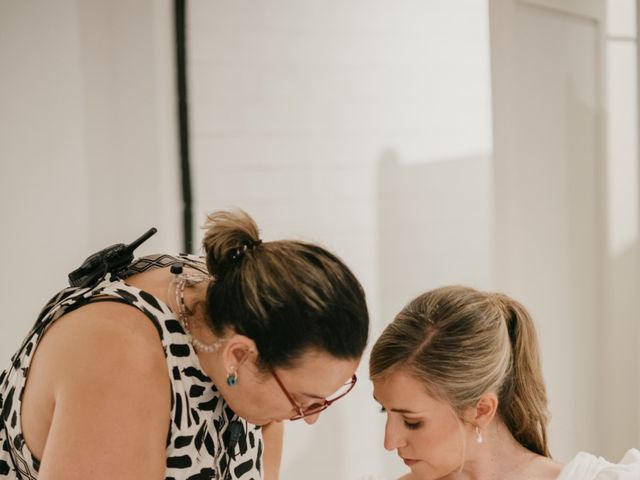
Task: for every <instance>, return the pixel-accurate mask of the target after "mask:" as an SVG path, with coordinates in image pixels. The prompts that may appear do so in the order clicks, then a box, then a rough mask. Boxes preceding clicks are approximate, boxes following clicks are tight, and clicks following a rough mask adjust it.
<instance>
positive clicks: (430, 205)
mask: <svg viewBox="0 0 640 480" xmlns="http://www.w3.org/2000/svg"><path fill="white" fill-rule="evenodd" d="M491 168H492V165H491V157H490V156H489V155H488V154H485V155H478V156H470V157H463V158H452V159H445V160H438V161H427V162H422V163H417V164H405V163H402V162H401V161H400V159H399V158H398V156H397V154H396V152H395V151H393V150H387V151H385V152H384V153H383V154H382V155H381V158H380V161H379V169H378V215H379V223H378V228H379V230H378V234H379V242H380V243H379V265H380V291H381V292H383V295H382V296H381V297H382V300H381V301H382V305H381V313H382V319H383V320H382V322H383V323H384V324H386V323H388V322H390V321H391V320H392V319H393V316H394V315H395V314H396V313H397V312H398V311H399V310H400V309H401V308H402V307H403V306H404V305H405V304H406V303H407V302H408V301H410V300H411V299H412V298H413V297H415V296H416V295H418V294H419V293H421V292H424V291H426V290H428V289H431V288H435V287H438V286H442V285H445V284H463V285H468V286H471V287H475V288H480V289H489V288H490V287H491V273H492V272H491V264H492V258H491V257H492V231H493V215H492V173H491Z"/></svg>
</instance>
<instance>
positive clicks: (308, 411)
mask: <svg viewBox="0 0 640 480" xmlns="http://www.w3.org/2000/svg"><path fill="white" fill-rule="evenodd" d="M269 370H270V371H271V375H273V378H275V379H276V382H278V385H279V386H280V390H282V393H284V394H285V396H286V397H287V399H288V400H289V402H290V403H291V406H292V407H293V408H294V409H295V411H296V412H298V413H297V414H296V415H294V416H293V417H291V418H290V419H289V420H300V419H301V418H304V417H308V416H310V415H315V414H316V413H320V412H321V411H323V410H326V409H327V408H329V406H330V405H331V404H332V403H334V402H336V401H337V400H340V399H341V398H342V397H344V396H345V395H346V394H347V393H349V392H350V391H351V390H352V389H353V387H354V386H355V384H356V381H357V380H358V378H357V377H356V375H355V373H354V374H353V377H351V380H349V381H348V382H347V383H345V384H344V385H342V386H341V387H340V388H339V389H338V391H337V392H335V393H334V394H333V395H331V396H330V397H329V398H325V399H324V400H321V401H318V402H315V403H312V404H311V405H309V406H307V407H305V408H302V407H301V406H300V405H298V404H297V403H296V401H295V400H294V399H293V397H292V396H291V394H290V393H289V391H288V390H287V387H285V386H284V384H283V383H282V380H280V378H279V377H278V375H276V372H275V370H274V369H273V368H271V367H270V368H269Z"/></svg>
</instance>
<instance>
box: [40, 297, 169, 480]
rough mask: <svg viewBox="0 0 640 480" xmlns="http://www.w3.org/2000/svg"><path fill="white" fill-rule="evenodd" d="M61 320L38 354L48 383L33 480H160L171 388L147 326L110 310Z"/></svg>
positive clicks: (129, 313)
mask: <svg viewBox="0 0 640 480" xmlns="http://www.w3.org/2000/svg"><path fill="white" fill-rule="evenodd" d="M68 316H69V318H62V319H60V320H59V321H60V322H61V323H62V322H64V324H61V325H60V328H57V329H56V330H57V331H51V332H50V333H47V335H46V336H45V338H44V339H43V342H44V340H47V344H46V345H43V349H45V350H46V351H43V352H37V353H38V354H40V353H42V354H45V355H47V368H48V369H49V370H50V371H51V375H53V376H54V377H55V378H54V381H53V382H52V385H53V386H54V387H53V397H54V409H53V417H52V421H51V427H50V429H49V433H48V435H47V439H46V444H45V447H44V453H43V457H42V462H41V467H40V475H39V478H40V480H61V479H65V480H80V479H86V478H91V479H93V480H107V479H113V478H117V479H121V480H133V479H140V478H144V479H150V480H152V479H162V478H164V473H165V470H166V453H165V442H166V438H167V431H168V428H169V415H170V405H171V403H170V385H169V379H168V375H167V372H166V363H165V359H164V354H163V352H162V346H161V343H160V339H159V337H158V335H157V333H155V332H154V331H153V325H152V324H151V322H150V321H149V320H148V319H147V318H146V317H145V316H144V315H143V314H142V313H141V312H139V311H137V310H135V309H133V308H131V307H127V306H123V305H118V304H113V303H108V304H105V303H103V304H96V305H89V306H87V307H83V308H81V309H79V310H78V311H76V312H73V313H70V314H68ZM54 327H57V326H56V325H55V324H54ZM52 329H53V327H52ZM49 335H51V338H47V336H49Z"/></svg>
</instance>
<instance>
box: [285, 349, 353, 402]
mask: <svg viewBox="0 0 640 480" xmlns="http://www.w3.org/2000/svg"><path fill="white" fill-rule="evenodd" d="M359 363H360V359H338V358H336V357H334V356H332V355H330V354H328V353H326V352H318V351H315V350H312V351H308V352H306V353H304V354H303V355H302V356H301V357H300V359H299V360H298V361H297V362H296V364H295V366H294V367H292V368H287V369H282V370H278V376H279V377H280V378H281V379H282V381H283V382H285V384H286V386H287V388H289V389H291V390H292V391H297V392H304V393H313V394H315V395H317V396H329V395H331V394H332V393H333V392H335V391H336V390H337V389H338V388H339V387H340V386H341V385H342V384H344V383H346V382H347V381H348V380H350V379H351V377H352V376H353V374H354V373H355V371H356V369H357V368H358V364H359Z"/></svg>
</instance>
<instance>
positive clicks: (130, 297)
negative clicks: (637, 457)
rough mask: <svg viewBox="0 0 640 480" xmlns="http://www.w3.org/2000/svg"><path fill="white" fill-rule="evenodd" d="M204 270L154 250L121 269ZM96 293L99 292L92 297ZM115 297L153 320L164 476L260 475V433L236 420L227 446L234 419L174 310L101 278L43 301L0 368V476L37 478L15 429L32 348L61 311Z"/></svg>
mask: <svg viewBox="0 0 640 480" xmlns="http://www.w3.org/2000/svg"><path fill="white" fill-rule="evenodd" d="M178 262H179V263H183V264H185V265H188V266H190V267H193V268H196V269H198V270H200V271H202V272H204V273H206V267H205V265H204V264H203V263H202V261H201V259H199V258H198V257H192V256H186V255H181V256H179V257H172V256H169V255H154V256H150V257H144V258H140V259H138V260H137V261H136V262H134V263H133V264H132V265H131V266H130V267H129V271H128V274H129V275H131V274H134V273H138V272H142V271H146V270H150V269H153V268H159V267H165V266H168V265H171V264H173V263H178ZM98 296H100V298H97V297H98ZM96 301H116V302H121V303H126V304H128V305H132V306H134V307H136V308H138V309H140V310H141V311H142V312H143V313H144V314H145V315H146V316H147V317H148V318H149V319H150V320H151V321H152V322H153V324H154V325H155V327H156V329H157V330H158V333H159V335H160V338H161V340H162V346H163V347H164V351H165V356H166V359H167V370H168V374H169V378H170V379H171V390H172V402H171V421H170V425H169V429H168V436H167V450H166V452H167V468H166V473H165V479H166V480H171V479H174V480H205V479H222V478H223V475H224V478H225V479H228V478H231V479H238V480H258V479H260V478H262V474H261V472H262V470H263V469H262V465H261V463H262V451H263V444H262V431H261V429H260V428H259V427H256V426H254V425H251V424H248V423H247V422H245V421H244V420H241V425H242V427H243V433H244V434H243V435H241V436H240V440H239V441H238V443H237V444H236V445H235V448H233V449H229V448H226V447H225V446H226V445H228V440H229V425H230V424H231V422H234V421H238V420H239V419H238V417H237V415H236V414H235V413H234V412H233V411H232V410H231V409H230V408H229V406H228V405H227V404H226V402H225V401H224V399H223V398H222V396H221V395H220V392H219V391H218V390H217V388H216V387H215V385H214V384H213V382H212V381H211V379H210V378H209V377H208V376H207V375H206V374H205V373H204V372H203V370H202V368H201V367H200V362H199V361H198V357H197V355H196V352H195V351H194V349H193V347H192V346H191V344H190V343H189V342H188V336H187V335H186V333H185V331H184V330H183V328H182V326H181V324H180V323H179V322H178V320H177V318H176V316H175V315H174V314H173V312H172V311H171V310H170V309H169V307H168V306H167V305H166V304H164V303H163V302H161V301H159V300H158V299H156V298H155V297H153V296H152V295H150V294H149V293H147V292H144V291H142V290H140V289H138V288H135V287H132V286H130V285H127V284H126V283H125V281H123V280H118V281H111V280H109V279H106V280H103V281H102V282H100V283H99V284H98V285H97V286H95V287H93V288H67V289H65V290H63V291H61V292H60V293H58V294H57V295H56V296H55V297H54V298H53V299H52V300H51V301H49V303H48V304H47V305H46V306H45V307H44V309H43V310H42V312H41V313H40V315H39V317H38V319H37V321H36V323H35V325H34V327H33V329H32V330H31V331H30V332H29V334H28V336H27V338H26V339H25V341H24V343H23V344H22V346H21V348H20V349H19V350H18V351H17V352H16V354H15V355H14V356H13V357H12V359H11V365H10V367H9V368H7V369H6V370H4V371H3V372H2V373H1V374H0V480H5V479H21V480H35V479H37V478H38V469H39V466H40V465H39V461H38V459H36V458H35V457H34V456H33V455H32V454H31V452H30V451H29V449H28V448H27V446H26V444H25V441H24V438H23V436H22V431H21V421H20V406H21V398H22V392H23V389H24V386H25V380H26V376H27V372H28V369H29V365H30V363H31V359H32V356H33V353H34V351H35V347H36V346H37V344H38V341H39V340H40V338H41V337H42V335H43V333H44V332H45V331H46V329H47V328H48V327H49V326H50V325H51V324H52V323H53V322H54V321H55V320H56V319H57V318H59V317H60V316H61V315H62V314H64V313H67V312H69V311H71V310H74V309H76V308H78V307H80V306H82V305H86V304H87V303H89V302H96Z"/></svg>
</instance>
